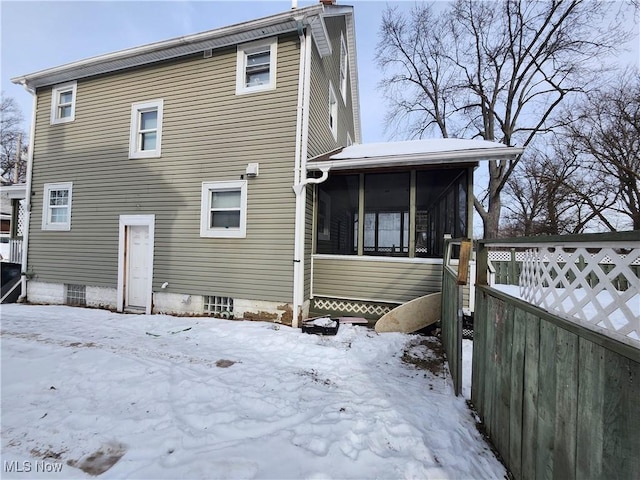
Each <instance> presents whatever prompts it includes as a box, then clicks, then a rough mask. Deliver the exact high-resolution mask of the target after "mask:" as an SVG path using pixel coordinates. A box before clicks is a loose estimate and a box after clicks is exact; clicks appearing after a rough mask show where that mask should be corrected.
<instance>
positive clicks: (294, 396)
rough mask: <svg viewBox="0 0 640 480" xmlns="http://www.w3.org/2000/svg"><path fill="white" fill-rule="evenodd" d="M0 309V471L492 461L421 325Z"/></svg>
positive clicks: (331, 468)
mask: <svg viewBox="0 0 640 480" xmlns="http://www.w3.org/2000/svg"><path fill="white" fill-rule="evenodd" d="M1 315H2V330H1V337H0V338H1V344H0V346H1V348H2V405H1V408H2V425H1V426H2V475H1V476H2V478H21V479H24V478H65V479H71V478H91V475H90V474H94V475H99V476H100V478H132V479H136V478H149V479H151V478H153V479H160V478H173V479H177V478H181V479H192V478H193V479H195V478H207V479H208V478H269V479H275V478H278V479H287V478H296V479H297V478H307V479H329V478H336V479H338V478H339V479H347V478H358V479H361V478H366V479H372V478H383V479H396V478H398V479H399V478H415V479H432V478H504V477H505V469H504V467H503V466H502V465H501V464H500V463H499V462H498V460H496V458H495V457H494V455H493V453H492V452H491V450H490V449H489V447H488V446H487V444H486V443H485V442H484V440H483V439H482V437H481V436H480V434H479V433H478V432H477V430H476V427H475V421H474V418H473V415H472V414H471V412H470V411H469V410H468V408H467V406H466V404H465V401H464V399H463V398H456V397H454V396H453V393H452V388H451V380H450V377H449V376H448V374H447V373H446V372H444V373H443V371H442V367H438V363H439V362H438V359H437V355H434V352H433V351H432V350H431V349H430V348H429V347H428V346H427V345H425V342H424V341H423V339H424V338H425V337H420V336H417V335H405V334H395V333H385V334H382V335H378V334H376V333H375V332H374V331H372V330H370V329H367V328H365V327H360V326H351V325H341V326H340V329H339V331H338V334H337V335H336V336H335V337H320V336H316V335H307V334H303V333H301V332H300V331H299V330H294V329H292V328H289V327H285V326H280V325H276V324H271V323H263V322H242V321H228V320H217V319H210V318H185V317H169V316H162V315H153V316H138V315H121V314H115V313H111V312H107V311H103V310H90V309H83V308H72V307H64V306H28V305H3V306H2V310H1ZM403 357H404V361H403ZM421 361H424V362H427V364H430V366H431V370H433V371H434V372H435V373H432V372H431V371H430V370H428V369H427V370H425V369H420V368H418V367H417V366H416V364H420V363H421ZM430 361H431V362H430ZM429 362H430V363H429ZM438 368H439V369H440V370H438Z"/></svg>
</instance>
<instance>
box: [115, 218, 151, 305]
mask: <svg viewBox="0 0 640 480" xmlns="http://www.w3.org/2000/svg"><path fill="white" fill-rule="evenodd" d="M154 234H155V215H120V234H119V237H120V240H119V246H118V299H117V302H118V303H117V310H118V311H119V312H122V311H123V310H124V309H132V310H143V311H144V312H145V313H146V314H150V313H151V310H152V298H153V293H152V288H153V249H154Z"/></svg>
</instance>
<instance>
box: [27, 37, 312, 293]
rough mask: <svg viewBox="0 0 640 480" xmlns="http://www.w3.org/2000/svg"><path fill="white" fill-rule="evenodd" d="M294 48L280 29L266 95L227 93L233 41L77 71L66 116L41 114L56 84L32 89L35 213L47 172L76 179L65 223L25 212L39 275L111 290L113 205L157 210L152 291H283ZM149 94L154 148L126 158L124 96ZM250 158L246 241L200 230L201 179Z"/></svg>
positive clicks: (288, 242)
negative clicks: (155, 106)
mask: <svg viewBox="0 0 640 480" xmlns="http://www.w3.org/2000/svg"><path fill="white" fill-rule="evenodd" d="M299 48H300V47H299V43H298V38H297V35H295V34H291V35H284V36H281V37H279V39H278V58H277V62H278V63H277V86H276V89H275V90H273V91H268V92H261V93H254V94H246V95H240V96H237V95H235V81H236V48H235V47H233V48H224V49H220V50H217V51H214V54H213V57H211V58H207V59H204V58H203V56H202V54H198V55H190V56H187V57H183V58H179V59H176V60H174V61H169V62H163V63H160V64H156V65H151V66H148V67H144V68H135V69H131V70H127V71H123V72H118V73H115V74H110V75H104V76H99V77H94V78H89V79H84V80H79V81H78V87H77V105H76V116H75V121H74V122H69V123H66V124H62V125H49V116H48V113H49V107H50V103H51V88H43V89H41V90H39V91H38V107H37V115H36V117H35V122H36V130H35V132H36V133H35V140H34V168H33V188H32V191H33V192H34V195H33V205H32V212H33V214H35V215H36V216H39V215H40V213H39V212H41V211H42V192H43V185H44V184H45V183H51V182H63V181H65V182H73V185H74V192H73V195H74V198H73V209H72V212H71V230H70V231H68V232H47V231H42V230H41V229H40V222H39V221H37V220H38V218H36V219H34V220H35V221H33V222H32V223H31V228H30V242H31V243H30V245H29V265H28V269H29V271H30V272H31V273H33V275H35V278H36V279H37V281H40V282H47V283H54V284H56V283H57V284H63V283H74V284H85V285H92V286H96V287H107V288H109V287H111V288H115V287H116V285H117V276H118V272H117V265H118V259H117V257H118V217H119V215H121V214H137V215H139V214H155V215H156V226H155V257H154V280H153V290H154V291H157V290H158V289H159V287H160V285H162V284H163V283H164V282H168V283H169V289H168V290H169V291H168V292H167V293H171V292H174V293H184V292H188V293H190V294H196V295H220V296H228V297H233V298H236V297H237V298H249V299H259V300H264V301H272V302H290V301H291V300H292V299H291V296H292V289H293V284H292V283H293V273H292V272H293V262H292V260H293V238H294V235H293V233H294V214H295V196H294V193H293V190H292V189H291V185H292V184H293V159H294V154H295V151H294V150H295V128H296V92H297V87H298V62H299V58H300V54H299ZM150 99H163V101H164V122H163V137H162V157H161V158H147V159H129V158H128V151H129V125H130V111H131V104H132V103H134V102H140V101H146V100H150ZM239 139H241V140H239ZM251 162H258V163H260V175H259V176H258V177H257V178H255V179H250V180H249V185H248V210H247V238H245V239H211V238H201V237H200V233H199V226H200V196H201V185H202V182H203V181H217V180H237V179H239V178H240V176H241V175H243V174H244V173H245V168H246V165H247V163H251ZM265 252H268V255H265ZM248 290H250V291H248Z"/></svg>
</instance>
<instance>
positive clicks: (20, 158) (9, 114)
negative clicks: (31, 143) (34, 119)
mask: <svg viewBox="0 0 640 480" xmlns="http://www.w3.org/2000/svg"><path fill="white" fill-rule="evenodd" d="M22 121H23V117H22V112H21V111H20V108H19V107H18V104H17V103H16V101H15V100H14V99H13V98H12V97H6V96H5V95H4V92H3V93H2V97H1V101H0V175H1V176H2V178H3V179H5V180H6V181H9V182H12V183H20V182H23V181H24V180H25V178H26V174H27V162H26V160H25V159H26V156H27V149H28V147H27V142H26V135H25V134H24V131H23V129H22ZM16 173H17V175H16Z"/></svg>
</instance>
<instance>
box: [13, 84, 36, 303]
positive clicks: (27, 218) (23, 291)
mask: <svg viewBox="0 0 640 480" xmlns="http://www.w3.org/2000/svg"><path fill="white" fill-rule="evenodd" d="M21 83H22V86H23V87H24V88H25V90H26V91H27V92H29V93H30V94H31V95H32V97H33V106H32V111H31V127H30V128H29V136H30V139H29V140H30V141H29V154H28V157H27V179H26V191H25V196H24V198H25V203H24V225H23V228H24V232H23V235H22V265H21V267H20V268H21V279H20V281H21V287H20V297H18V302H25V301H26V300H27V254H28V252H29V227H30V224H31V184H32V177H33V148H34V144H35V133H36V114H37V111H38V94H37V93H36V91H35V90H34V89H31V88H29V86H28V85H27V82H26V81H23V82H21Z"/></svg>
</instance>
